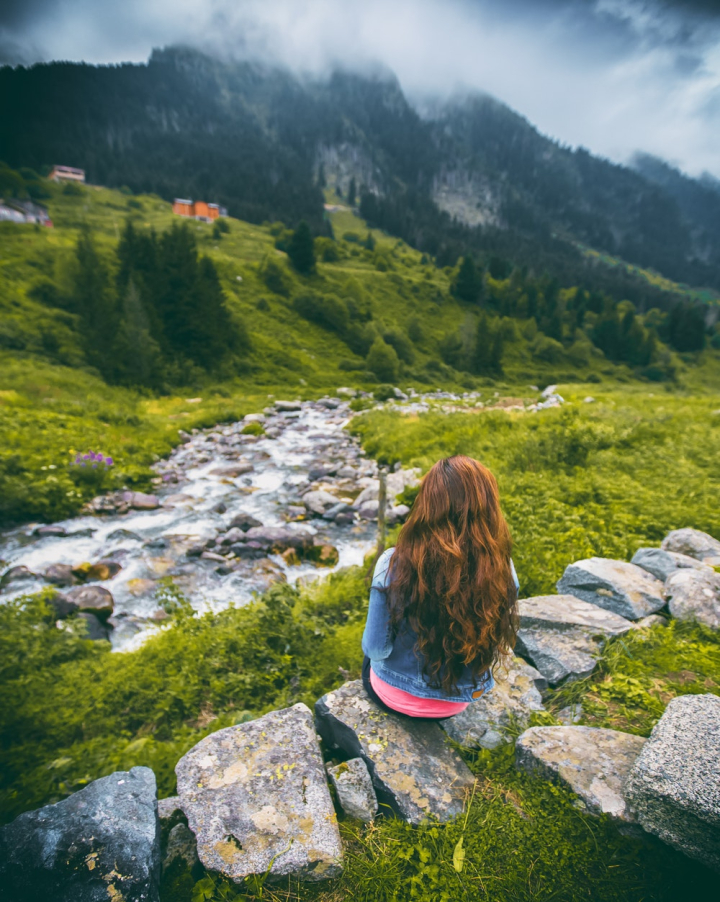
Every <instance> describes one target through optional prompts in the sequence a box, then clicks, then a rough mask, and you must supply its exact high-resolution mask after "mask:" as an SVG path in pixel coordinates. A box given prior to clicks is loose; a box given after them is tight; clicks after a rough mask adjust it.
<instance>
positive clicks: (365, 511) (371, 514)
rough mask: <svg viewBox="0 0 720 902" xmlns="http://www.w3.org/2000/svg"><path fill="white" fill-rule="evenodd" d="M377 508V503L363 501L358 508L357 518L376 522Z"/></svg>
mask: <svg viewBox="0 0 720 902" xmlns="http://www.w3.org/2000/svg"><path fill="white" fill-rule="evenodd" d="M378 507H379V505H378V502H377V501H365V502H363V503H362V504H361V505H360V507H359V508H358V517H360V519H361V520H377V515H378Z"/></svg>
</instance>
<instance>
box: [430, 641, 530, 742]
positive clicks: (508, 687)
mask: <svg viewBox="0 0 720 902" xmlns="http://www.w3.org/2000/svg"><path fill="white" fill-rule="evenodd" d="M546 687H547V681H546V680H545V678H544V677H543V675H542V674H541V673H540V672H539V671H538V670H536V669H535V668H534V667H531V666H530V665H529V664H526V663H525V661H523V660H522V659H521V658H513V659H512V661H509V662H508V663H507V665H504V666H503V665H500V666H498V667H497V668H496V672H495V686H494V687H493V688H492V689H491V690H490V691H489V692H487V693H486V694H485V695H483V696H482V697H481V698H479V699H477V700H476V701H473V702H471V703H470V704H469V705H468V707H467V708H466V709H465V710H464V711H461V712H460V714H456V715H455V716H454V717H448V718H447V719H446V720H443V721H441V722H440V726H441V727H442V728H443V730H445V732H446V733H447V734H448V736H449V737H450V738H451V739H454V740H455V742H457V743H458V744H459V745H462V746H465V748H471V749H478V748H483V749H494V748H497V747H498V746H499V745H502V743H504V742H508V741H509V740H510V739H511V732H510V731H511V730H512V729H513V728H514V726H515V724H518V725H519V726H520V728H521V729H525V728H526V727H527V726H528V723H529V721H530V717H531V715H532V713H533V711H544V710H545V708H544V706H543V703H542V694H541V690H542V689H543V688H546Z"/></svg>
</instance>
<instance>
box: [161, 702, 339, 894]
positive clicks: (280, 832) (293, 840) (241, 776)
mask: <svg viewBox="0 0 720 902" xmlns="http://www.w3.org/2000/svg"><path fill="white" fill-rule="evenodd" d="M175 772H176V774H177V783H178V795H179V797H180V805H181V807H182V810H183V811H184V812H185V814H186V816H187V819H188V825H189V826H190V829H191V830H192V831H193V833H194V834H195V836H196V838H197V849H198V856H199V858H200V861H201V862H202V864H203V865H204V867H205V868H207V869H208V870H211V871H217V872H219V873H221V874H224V875H225V876H227V877H230V878H231V879H232V880H235V881H240V880H242V879H243V878H245V877H247V876H249V875H251V874H264V873H265V872H267V871H269V872H270V874H271V875H273V876H283V875H286V874H293V875H295V876H297V877H298V878H300V879H304V880H322V879H325V878H329V877H335V876H337V875H338V874H339V873H340V871H341V870H342V847H341V844H340V833H339V830H338V825H337V818H336V815H335V811H334V808H333V804H332V799H331V798H330V791H329V789H328V786H327V781H326V778H325V768H324V766H323V760H322V755H321V753H320V746H319V743H318V738H317V735H316V733H315V729H314V726H313V719H312V714H311V712H310V710H309V708H308V707H307V706H306V705H303V704H298V705H293V707H291V708H285V709H283V710H281V711H271V712H270V713H269V714H266V715H265V716H264V717H259V718H258V719H257V720H253V721H250V722H249V723H243V724H238V725H237V726H234V727H227V728H226V729H224V730H218V731H217V732H215V733H211V734H210V735H209V736H206V737H205V739H203V740H202V741H201V742H199V743H198V744H197V745H196V746H194V747H193V748H192V749H190V751H189V752H188V753H187V754H186V755H185V756H184V757H183V758H181V759H180V761H179V762H178V764H177V766H176V768H175Z"/></svg>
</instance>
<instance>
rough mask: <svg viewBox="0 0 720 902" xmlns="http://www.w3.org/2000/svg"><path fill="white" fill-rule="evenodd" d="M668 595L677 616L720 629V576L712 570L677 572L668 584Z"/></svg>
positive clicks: (671, 607) (672, 612) (669, 579)
mask: <svg viewBox="0 0 720 902" xmlns="http://www.w3.org/2000/svg"><path fill="white" fill-rule="evenodd" d="M665 592H666V594H667V596H668V599H669V602H668V607H669V608H670V613H671V614H672V615H673V617H676V618H677V619H678V620H697V621H698V622H699V623H704V624H705V626H709V627H711V628H712V629H715V630H717V629H720V573H716V572H715V571H714V570H712V569H711V568H710V567H707V568H704V569H703V570H677V571H676V572H675V573H673V574H672V575H671V576H670V577H669V578H668V580H667V582H666V583H665Z"/></svg>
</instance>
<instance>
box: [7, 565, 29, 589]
mask: <svg viewBox="0 0 720 902" xmlns="http://www.w3.org/2000/svg"><path fill="white" fill-rule="evenodd" d="M31 579H37V574H36V573H33V572H32V570H28V568H27V567H25V566H24V565H22V564H21V565H20V566H18V567H10V569H9V570H6V571H5V572H4V573H3V575H2V578H0V589H4V588H5V586H9V585H10V583H18V582H23V581H25V580H31Z"/></svg>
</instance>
